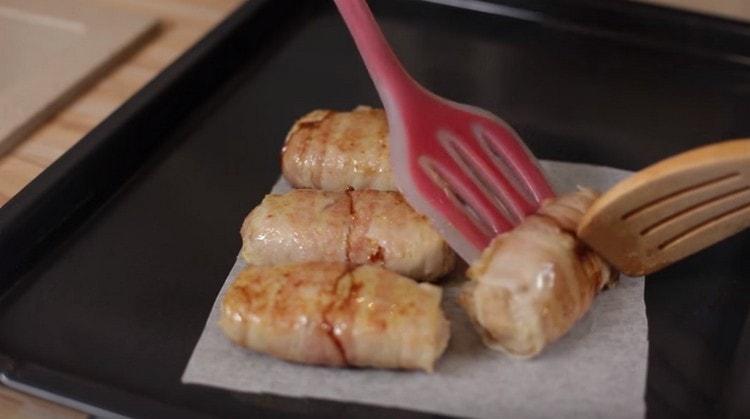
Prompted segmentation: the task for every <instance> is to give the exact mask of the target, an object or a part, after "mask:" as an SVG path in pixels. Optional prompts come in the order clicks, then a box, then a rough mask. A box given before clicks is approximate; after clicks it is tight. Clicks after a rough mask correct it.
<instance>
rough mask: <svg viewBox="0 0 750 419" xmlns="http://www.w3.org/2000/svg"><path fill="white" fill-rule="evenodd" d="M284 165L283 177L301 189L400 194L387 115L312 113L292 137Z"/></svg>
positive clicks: (362, 109) (374, 111)
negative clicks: (390, 154)
mask: <svg viewBox="0 0 750 419" xmlns="http://www.w3.org/2000/svg"><path fill="white" fill-rule="evenodd" d="M281 163H282V172H283V174H284V177H285V178H286V179H287V180H288V181H289V183H291V184H292V185H293V186H294V187H297V188H313V189H323V190H329V191H344V190H347V189H349V188H354V189H376V190H382V191H395V190H396V185H395V183H394V181H393V174H392V173H391V167H390V163H389V161H388V122H387V121H386V117H385V112H383V110H382V109H372V108H369V107H366V106H360V107H358V108H356V109H354V110H353V111H351V112H334V111H329V110H316V111H312V112H310V113H309V114H307V115H305V116H303V117H302V118H300V119H299V120H298V121H297V122H295V123H294V126H293V127H292V129H291V130H290V131H289V134H288V135H287V138H286V143H285V145H284V149H283V150H282V159H281Z"/></svg>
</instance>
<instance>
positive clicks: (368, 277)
mask: <svg viewBox="0 0 750 419" xmlns="http://www.w3.org/2000/svg"><path fill="white" fill-rule="evenodd" d="M441 292H442V291H441V290H440V288H439V287H436V286H434V285H430V284H418V283H416V282H414V281H413V280H411V279H408V278H404V277H402V276H399V275H397V274H395V273H393V272H389V271H387V270H385V269H383V268H381V267H378V266H374V265H363V266H360V267H356V268H352V267H350V265H347V264H345V263H332V262H309V263H303V264H291V265H280V266H272V267H257V266H249V267H247V268H246V269H245V270H244V271H242V272H241V273H240V274H239V275H238V277H237V279H236V280H235V282H234V283H233V284H232V285H231V286H230V288H229V290H228V291H227V293H226V294H225V296H224V299H223V302H222V308H221V318H220V320H219V324H220V326H221V328H222V329H223V330H224V332H225V333H226V335H227V336H228V337H229V338H230V339H231V340H232V341H234V342H235V343H237V344H240V345H242V346H245V347H248V348H250V349H253V350H256V351H258V352H263V353H267V354H270V355H273V356H275V357H277V358H281V359H284V360H287V361H293V362H300V363H306V364H317V365H329V366H339V367H340V366H355V367H375V368H403V369H421V370H425V371H432V369H433V366H434V364H435V361H436V360H437V359H438V358H439V357H440V355H441V354H442V353H443V351H444V350H445V347H446V345H447V343H448V338H449V333H450V331H449V324H448V321H447V320H446V318H445V316H444V315H443V312H442V310H441V308H440V298H441Z"/></svg>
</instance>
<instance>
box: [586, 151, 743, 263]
mask: <svg viewBox="0 0 750 419" xmlns="http://www.w3.org/2000/svg"><path fill="white" fill-rule="evenodd" d="M749 225H750V140H735V141H728V142H724V143H719V144H714V145H710V146H706V147H702V148H699V149H696V150H692V151H689V152H686V153H683V154H680V155H678V156H675V157H672V158H670V159H667V160H664V161H662V162H660V163H657V164H655V165H653V166H650V167H648V168H646V169H644V170H642V171H640V172H638V173H636V174H635V175H633V176H632V177H630V178H628V179H626V180H624V181H622V182H620V183H619V184H618V185H616V186H615V187H614V188H612V189H611V190H610V191H609V192H607V193H606V194H604V195H603V196H602V197H601V198H600V199H599V200H598V201H597V202H596V203H595V204H594V205H593V206H592V208H591V209H590V211H589V213H588V214H586V216H585V217H584V219H583V221H582V223H581V226H580V227H579V235H580V236H581V238H582V239H583V240H584V241H586V242H587V243H588V244H589V245H590V246H591V247H593V248H594V249H596V250H597V251H598V252H599V253H601V254H602V256H604V257H605V258H607V259H608V260H609V261H610V262H611V263H612V264H614V265H615V266H616V267H617V268H618V269H620V270H622V271H623V272H625V273H628V274H631V275H636V274H637V275H642V274H645V273H650V272H653V271H655V270H658V269H660V268H662V267H664V266H667V265H669V264H671V263H672V262H674V261H676V260H679V259H681V258H683V257H685V256H687V255H689V254H692V253H695V252H697V251H699V250H701V249H703V248H705V247H706V246H710V245H711V244H713V243H715V242H717V241H719V240H721V239H723V238H725V237H728V236H730V235H732V234H734V233H736V232H738V231H741V230H743V229H745V228H747V227H748V226H749Z"/></svg>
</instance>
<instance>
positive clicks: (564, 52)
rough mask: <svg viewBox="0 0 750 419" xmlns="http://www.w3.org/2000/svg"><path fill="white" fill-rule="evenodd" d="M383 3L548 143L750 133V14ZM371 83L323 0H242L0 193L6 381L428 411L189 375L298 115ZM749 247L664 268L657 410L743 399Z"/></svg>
mask: <svg viewBox="0 0 750 419" xmlns="http://www.w3.org/2000/svg"><path fill="white" fill-rule="evenodd" d="M372 6H373V8H374V10H375V13H376V15H377V17H378V19H379V21H380V22H381V23H382V25H383V28H384V31H385V32H386V35H387V36H388V38H389V39H390V40H391V41H392V43H393V44H394V48H395V49H396V52H397V53H398V54H399V55H400V57H402V59H403V61H404V63H405V66H406V67H407V68H408V70H409V71H410V72H411V73H412V74H414V76H415V77H416V78H417V79H418V80H419V81H421V82H422V83H423V84H424V85H425V86H426V87H428V88H429V89H431V90H434V91H436V92H438V93H440V94H441V95H444V96H447V97H449V98H452V99H455V100H458V101H461V102H467V103H471V104H475V105H478V106H481V107H483V108H487V109H489V110H491V111H493V112H495V113H496V114H498V115H501V116H502V117H503V118H505V119H506V120H508V121H509V122H510V123H511V124H512V125H513V126H514V127H515V128H516V129H517V130H518V131H519V132H520V133H521V135H522V137H523V138H524V139H525V140H526V141H527V143H528V145H529V147H530V148H531V149H532V150H533V151H534V152H535V153H536V154H537V155H538V156H539V157H540V158H546V159H558V160H569V161H580V162H589V163H595V164H604V165H609V166H615V167H621V168H625V169H638V168H641V167H643V166H645V165H647V164H649V163H652V162H655V161H657V160H658V159H660V158H663V157H666V156H668V155H670V154H673V153H676V152H679V151H682V150H686V149H688V148H691V147H694V146H698V145H701V144H705V143H709V142H713V141H718V140H722V139H728V138H736V137H744V136H750V28H748V26H747V25H744V24H742V23H740V22H733V21H729V20H723V19H718V18H709V17H706V16H700V15H696V14H691V13H687V12H677V11H672V10H668V9H663V8H658V7H654V6H647V5H643V4H638V3H632V2H626V1H601V0H589V1H584V0H580V1H536V0H523V1H521V0H518V1H511V0H507V1H476V0H465V1H463V0H442V1H396V0H393V1H385V0H383V1H373V2H372ZM378 103H379V101H378V98H377V96H376V93H375V91H374V89H373V87H372V85H371V83H370V81H369V79H368V76H367V74H366V72H365V69H364V67H363V65H362V64H361V62H360V59H359V57H358V55H357V53H356V51H355V49H354V46H353V43H352V42H351V40H350V38H349V36H348V34H347V32H346V30H345V28H344V26H343V24H342V22H341V21H340V19H339V18H338V16H337V15H336V13H335V11H334V10H333V8H332V6H331V4H330V3H329V2H328V1H298V0H295V1H292V0H269V1H262V0H253V1H250V2H248V3H246V4H244V5H242V6H241V7H240V8H239V9H237V10H236V12H234V13H233V14H232V15H231V16H230V17H229V18H228V19H226V20H225V21H224V22H223V23H222V24H221V25H219V26H218V27H217V28H216V29H215V30H213V31H212V32H211V33H210V34H209V35H208V36H206V37H205V38H204V39H203V40H201V41H200V42H199V43H198V44H197V45H196V46H195V47H193V48H192V49H190V50H189V51H188V52H187V53H186V54H185V55H184V56H183V57H181V58H180V59H179V60H178V61H177V62H176V63H174V64H173V65H172V66H170V67H169V68H168V69H167V70H166V71H165V72H163V73H162V74H161V75H160V76H159V77H157V78H156V79H155V80H154V81H153V82H151V83H150V84H148V85H147V86H146V87H145V88H144V89H143V90H141V91H140V92H139V93H138V94H137V95H135V96H134V97H133V98H132V99H130V100H129V101H128V102H127V103H125V104H124V105H123V106H122V107H121V108H120V109H118V110H117V111H116V112H115V113H114V114H113V115H112V116H111V117H109V118H108V119H107V120H106V121H104V122H103V123H102V124H101V125H100V126H98V127H97V128H96V129H94V130H93V131H92V132H91V133H90V134H89V135H87V136H86V138H84V139H83V140H82V141H80V142H79V143H78V144H77V145H76V146H74V147H73V148H72V149H71V150H70V151H69V152H67V153H66V154H65V155H63V156H62V157H61V158H60V159H59V160H58V161H57V162H55V163H54V164H53V165H52V166H50V167H49V168H48V169H47V170H46V171H45V172H44V173H42V174H41V175H40V176H39V177H38V178H37V179H35V180H34V181H33V182H32V183H31V184H30V185H29V186H27V187H26V188H25V189H24V190H23V191H21V192H20V193H19V194H18V195H16V196H15V197H14V198H13V199H12V200H11V201H10V202H8V203H7V204H6V205H5V206H4V207H3V208H2V209H0V293H1V297H0V374H1V375H0V377H1V378H2V380H3V381H4V382H5V383H7V384H10V385H13V386H15V387H19V388H24V389H35V390H34V391H43V392H46V394H55V395H59V396H61V397H64V398H67V399H68V400H73V401H76V402H78V403H82V405H85V406H89V407H90V408H97V409H102V410H99V412H100V413H101V412H105V413H117V414H121V415H127V416H138V417H204V416H209V417H210V416H219V417H244V416H248V415H257V416H261V415H262V416H298V415H312V416H339V417H391V416H394V415H398V416H410V417H411V416H413V417H424V416H430V415H426V414H422V413H418V412H411V411H408V410H396V409H388V408H382V407H374V406H366V405H358V404H343V403H336V402H330V401H321V400H312V399H291V398H284V397H278V396H270V395H254V394H241V393H235V392H231V391H226V390H220V389H214V388H208V387H202V386H195V385H183V384H181V383H180V376H181V374H182V372H183V369H184V368H185V365H186V363H187V360H188V358H189V356H190V354H191V352H192V350H193V346H194V345H195V343H196V341H197V340H198V337H199V335H200V333H201V330H202V329H203V326H204V323H205V320H206V318H207V315H208V312H209V309H210V308H211V305H212V303H213V301H214V298H215V297H216V294H217V292H218V290H219V288H220V287H221V285H222V282H223V281H224V278H225V275H226V273H227V272H228V270H229V268H230V267H231V266H232V264H233V262H234V259H235V256H236V253H237V251H238V248H239V246H240V240H239V235H238V234H237V231H238V228H239V225H240V223H241V221H242V219H243V217H244V215H245V214H246V213H247V212H248V211H249V210H250V209H251V208H252V207H253V206H254V205H256V204H257V203H258V202H259V201H260V199H261V198H262V197H263V195H264V194H265V193H266V192H267V191H268V190H269V189H270V187H271V185H272V184H273V182H274V181H275V180H276V179H277V177H278V175H279V159H278V153H279V149H280V146H281V143H282V141H283V138H284V135H285V133H286V131H287V129H288V128H289V126H290V125H291V123H292V122H293V121H294V120H295V118H297V117H299V116H300V115H302V114H304V113H306V112H307V111H309V110H311V109H314V108H319V107H325V108H334V109H348V108H352V107H354V106H355V105H358V104H373V105H378ZM749 257H750V235H748V233H747V232H745V233H742V234H740V235H737V236H735V237H733V238H731V239H729V240H727V241H725V242H723V243H721V244H719V245H717V246H715V247H713V248H711V249H708V250H706V251H704V252H701V253H700V254H697V255H695V256H693V257H691V258H689V259H687V260H685V261H684V262H682V263H680V264H678V265H676V266H674V267H671V268H669V269H667V270H665V271H663V272H660V273H658V274H655V275H652V276H650V277H649V278H648V279H647V284H646V296H645V298H646V306H647V315H648V322H649V369H648V384H647V388H646V392H645V395H644V397H645V399H646V401H647V408H648V416H649V417H653V418H661V417H722V416H727V417H750V407H749V400H750V360H749V359H748V355H749V354H750V322H748V305H749V304H750V261H749V260H748V258H749ZM394 385H397V383H394ZM493 391H502V389H488V397H492V392H493ZM612 397H617V395H612ZM530 402H533V401H530ZM550 414H551V415H553V414H554V412H550Z"/></svg>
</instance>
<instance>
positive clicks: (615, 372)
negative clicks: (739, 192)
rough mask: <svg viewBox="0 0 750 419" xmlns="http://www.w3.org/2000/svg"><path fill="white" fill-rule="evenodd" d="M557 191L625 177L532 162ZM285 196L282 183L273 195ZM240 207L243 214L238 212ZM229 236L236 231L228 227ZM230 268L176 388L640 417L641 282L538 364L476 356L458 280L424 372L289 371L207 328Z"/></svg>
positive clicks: (615, 293)
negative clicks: (443, 342)
mask: <svg viewBox="0 0 750 419" xmlns="http://www.w3.org/2000/svg"><path fill="white" fill-rule="evenodd" d="M542 164H543V167H544V169H545V171H546V172H547V173H548V179H550V180H551V181H552V183H553V184H554V186H555V188H556V190H557V191H558V192H563V191H570V190H573V189H574V188H575V187H576V185H585V186H589V187H592V188H594V189H597V190H600V191H602V190H606V189H607V188H608V187H610V186H611V185H613V184H614V183H616V182H617V181H618V180H619V179H621V178H623V177H625V176H627V174H628V172H625V171H622V170H617V169H610V168H604V167H597V166H590V165H581V164H572V163H559V162H542ZM288 188H289V186H288V184H286V183H285V182H284V181H283V180H282V181H279V182H278V183H277V184H276V186H274V188H273V192H283V191H285V190H287V189H288ZM249 210H250V208H248V211H249ZM237 228H238V229H239V226H237ZM243 266H244V264H243V262H242V261H241V259H240V258H238V261H237V262H236V263H235V265H234V267H233V268H232V270H231V272H229V275H228V276H227V280H226V282H225V284H224V286H223V287H222V289H221V291H220V292H219V295H218V296H217V299H216V302H215V303H214V306H213V308H212V310H211V313H210V314H209V317H208V321H207V322H206V327H205V329H204V330H203V334H202V335H201V337H200V340H199V341H198V344H197V345H196V347H195V350H194V351H193V355H192V357H191V358H190V361H189V362H188V365H187V368H186V370H185V373H184V375H183V377H182V381H183V382H185V383H194V384H203V385H209V386H215V387H222V388H227V389H232V390H236V391H245V392H255V393H273V394H279V395H285V396H292V397H312V398H321V399H331V400H339V401H354V402H359V403H368V404H374V405H381V406H395V407H400V408H406V409H411V410H420V411H426V412H435V413H441V414H447V415H456V416H465V417H512V418H539V417H555V418H593V417H602V418H604V417H606V418H640V417H643V416H644V413H645V404H644V391H645V384H646V362H647V355H648V341H647V336H648V333H647V332H648V326H647V323H646V312H645V305H644V302H643V289H644V283H643V278H627V277H621V279H620V281H619V284H618V285H617V286H616V287H615V288H612V289H609V290H607V291H604V292H603V293H602V294H601V295H599V296H598V297H597V298H596V300H595V302H594V305H593V307H592V309H591V310H590V312H589V313H588V314H587V315H586V316H584V318H583V319H581V321H580V322H579V323H578V324H576V326H575V327H574V328H573V329H572V330H571V331H570V332H569V333H568V334H567V335H566V336H564V337H563V338H562V339H560V340H559V341H557V342H555V343H553V344H552V345H550V346H549V347H548V348H547V349H546V350H545V351H544V352H543V353H542V354H541V355H540V356H539V357H538V358H535V359H533V360H517V359H512V358H510V357H508V356H506V355H503V354H501V353H498V352H494V351H492V350H490V349H487V348H485V347H484V346H483V345H482V343H481V341H480V339H479V336H478V335H477V334H476V332H475V331H474V329H473V328H472V326H471V324H470V323H469V321H468V319H467V317H466V315H465V314H464V312H463V310H462V309H461V308H460V307H459V306H458V304H457V302H456V295H457V292H458V287H459V286H460V284H461V283H462V281H463V278H462V277H461V275H460V273H456V274H455V275H453V276H452V277H451V278H448V279H447V280H446V281H445V282H444V285H445V287H444V298H443V307H444V309H445V312H446V315H447V316H448V318H449V319H450V321H451V339H450V344H449V346H448V349H447V350H446V352H445V354H444V355H443V357H442V358H441V359H440V360H439V361H438V364H437V367H436V370H435V372H434V373H433V374H427V373H422V372H405V371H382V370H372V369H335V368H324V367H311V366H304V365H296V364H291V363H286V362H284V361H280V360H277V359H274V358H271V357H270V356H266V355H262V354H258V353H254V352H251V351H249V350H246V349H243V348H241V347H238V346H235V345H233V344H231V343H230V342H229V340H227V339H226V338H225V337H224V335H223V334H222V332H221V330H220V329H219V327H218V325H217V321H218V318H219V311H218V309H219V305H220V302H221V298H222V296H223V294H224V291H225V289H226V288H227V287H228V285H229V284H230V283H231V281H232V280H233V278H234V277H235V275H236V274H237V272H239V271H240V270H241V269H242V268H243Z"/></svg>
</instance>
